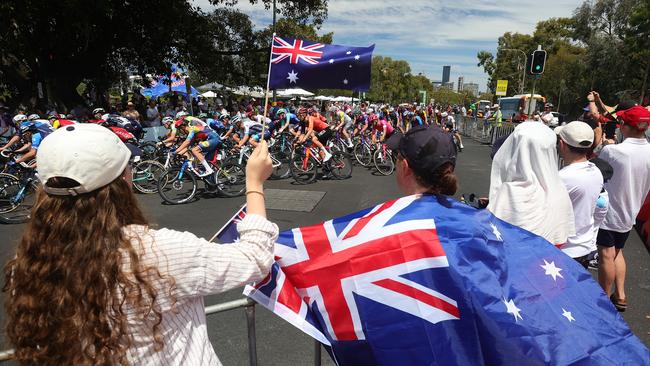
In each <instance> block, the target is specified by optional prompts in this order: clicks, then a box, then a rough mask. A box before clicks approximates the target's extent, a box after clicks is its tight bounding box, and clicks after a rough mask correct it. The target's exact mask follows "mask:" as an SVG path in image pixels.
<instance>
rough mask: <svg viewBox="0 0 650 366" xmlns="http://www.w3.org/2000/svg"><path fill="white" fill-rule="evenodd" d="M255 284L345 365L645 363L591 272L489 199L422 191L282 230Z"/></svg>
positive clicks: (645, 354)
mask: <svg viewBox="0 0 650 366" xmlns="http://www.w3.org/2000/svg"><path fill="white" fill-rule="evenodd" d="M275 256H276V263H275V264H274V266H273V269H272V271H271V274H270V275H269V276H268V277H267V278H266V279H265V280H263V281H261V282H260V283H258V284H255V285H250V286H247V287H246V289H245V291H244V293H245V294H246V295H248V296H250V297H251V298H253V299H254V300H255V301H257V302H258V303H260V304H261V305H262V306H265V307H266V308H268V309H270V310H271V311H273V312H274V313H276V314H277V315H279V316H280V317H282V318H284V319H285V320H287V321H289V322H290V323H291V324H293V325H294V326H296V327H298V328H300V329H301V330H303V331H304V332H305V333H307V334H309V335H311V336H312V337H314V338H315V339H317V340H318V341H320V342H321V343H323V344H324V345H326V346H327V349H328V352H330V355H331V356H332V359H333V360H334V361H335V362H336V363H337V364H339V365H568V364H571V365H648V364H649V362H650V351H648V349H647V348H646V347H645V346H644V345H643V344H642V343H641V341H640V340H639V339H638V338H637V337H636V336H634V335H633V334H632V332H631V331H630V329H629V327H628V326H627V324H626V323H625V321H624V320H623V319H622V317H621V316H620V315H619V313H618V312H617V311H616V309H615V308H614V306H613V305H612V304H611V302H610V301H609V299H608V298H607V296H605V294H604V292H603V291H602V289H601V288H600V286H598V284H596V282H594V281H593V279H592V278H591V276H590V274H589V273H588V272H587V271H585V270H584V269H583V268H582V267H581V266H580V265H579V264H577V263H576V262H575V261H574V260H573V259H571V258H569V257H568V256H566V255H565V254H563V253H562V252H561V251H560V250H558V249H557V248H555V247H554V246H553V245H551V244H550V243H548V242H547V241H546V240H544V239H543V238H541V237H539V236H536V235H534V234H532V233H530V232H528V231H525V230H523V229H521V228H519V227H515V226H512V225H509V224H507V223H505V222H503V221H501V220H499V219H498V218H496V217H495V216H493V215H492V214H490V213H489V212H488V211H487V210H476V209H474V208H471V207H469V206H467V205H464V204H461V203H458V202H456V201H453V200H451V199H449V198H447V197H444V196H434V195H414V196H408V197H404V198H400V199H398V200H394V201H390V202H386V203H383V204H381V205H378V206H376V207H374V208H371V209H366V210H362V211H359V212H357V213H354V214H351V215H348V216H345V217H341V218H338V219H334V220H330V221H326V222H324V223H322V224H318V225H313V226H309V227H302V228H297V229H293V230H289V231H285V232H282V233H281V234H280V237H279V239H278V242H277V244H276V246H275Z"/></svg>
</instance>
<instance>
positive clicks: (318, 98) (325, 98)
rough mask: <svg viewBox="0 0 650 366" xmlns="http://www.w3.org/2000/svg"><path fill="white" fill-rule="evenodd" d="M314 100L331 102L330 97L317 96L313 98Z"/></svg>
mask: <svg viewBox="0 0 650 366" xmlns="http://www.w3.org/2000/svg"><path fill="white" fill-rule="evenodd" d="M314 99H315V100H332V97H326V96H324V95H319V96H316V97H314Z"/></svg>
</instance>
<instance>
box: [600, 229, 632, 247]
mask: <svg viewBox="0 0 650 366" xmlns="http://www.w3.org/2000/svg"><path fill="white" fill-rule="evenodd" d="M628 236H630V232H629V231H627V232H624V233H619V232H617V231H611V230H606V229H598V237H597V238H596V244H597V245H598V246H601V247H606V248H611V247H615V248H616V249H623V247H624V246H625V242H626V241H627V237H628Z"/></svg>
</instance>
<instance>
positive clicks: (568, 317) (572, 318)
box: [562, 308, 576, 323]
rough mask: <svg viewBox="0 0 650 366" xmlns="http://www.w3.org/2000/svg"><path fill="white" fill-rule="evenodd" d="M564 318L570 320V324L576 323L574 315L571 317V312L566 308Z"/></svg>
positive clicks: (563, 311) (563, 313)
mask: <svg viewBox="0 0 650 366" xmlns="http://www.w3.org/2000/svg"><path fill="white" fill-rule="evenodd" d="M562 316H563V317H565V318H567V320H569V323H571V322H574V321H576V320H575V318H574V317H573V315H571V312H570V311H566V310H564V308H562Z"/></svg>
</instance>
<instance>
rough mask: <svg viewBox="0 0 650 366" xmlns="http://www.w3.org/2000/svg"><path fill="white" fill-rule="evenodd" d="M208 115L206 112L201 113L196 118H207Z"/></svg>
mask: <svg viewBox="0 0 650 366" xmlns="http://www.w3.org/2000/svg"><path fill="white" fill-rule="evenodd" d="M208 117H209V116H208V114H207V113H201V114H199V117H198V118H200V119H206V118H208Z"/></svg>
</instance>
